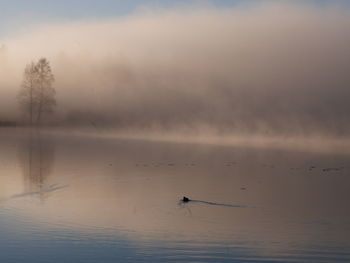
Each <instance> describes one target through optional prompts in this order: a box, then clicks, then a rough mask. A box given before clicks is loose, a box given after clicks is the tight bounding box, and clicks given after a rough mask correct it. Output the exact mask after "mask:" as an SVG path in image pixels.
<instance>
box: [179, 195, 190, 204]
mask: <svg viewBox="0 0 350 263" xmlns="http://www.w3.org/2000/svg"><path fill="white" fill-rule="evenodd" d="M181 201H182V202H184V203H188V202H189V201H191V200H190V199H189V198H187V197H186V196H184V197H183V198H182V200H181Z"/></svg>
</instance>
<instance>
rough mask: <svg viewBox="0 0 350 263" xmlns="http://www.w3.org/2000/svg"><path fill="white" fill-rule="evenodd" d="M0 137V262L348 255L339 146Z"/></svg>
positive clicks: (345, 159) (346, 164)
mask: <svg viewBox="0 0 350 263" xmlns="http://www.w3.org/2000/svg"><path fill="white" fill-rule="evenodd" d="M0 135H1V136H0V168H1V173H0V202H1V203H0V205H1V208H0V260H1V262H54V263H55V262H84V263H85V262H117V261H118V260H119V261H120V262H349V261H350V242H349V240H350V212H349V209H348V200H350V198H349V197H350V191H349V190H350V189H349V183H350V179H349V178H350V177H349V171H350V160H349V156H348V155H346V154H338V153H332V152H328V153H325V152H323V153H309V152H307V151H292V150H282V149H266V148H254V147H234V146H224V145H221V146H215V145H204V144H190V143H182V144H181V143H171V142H155V141H152V142H150V141H143V140H135V139H116V138H102V137H100V138H94V137H92V136H89V137H84V136H73V135H72V136H68V135H53V134H51V135H49V134H47V133H43V132H37V131H32V132H26V133H23V132H19V131H18V130H15V129H13V130H9V129H5V130H1V132H0ZM183 196H187V197H189V198H190V199H192V200H194V201H191V202H188V203H182V202H179V200H180V199H181V198H182V197H183Z"/></svg>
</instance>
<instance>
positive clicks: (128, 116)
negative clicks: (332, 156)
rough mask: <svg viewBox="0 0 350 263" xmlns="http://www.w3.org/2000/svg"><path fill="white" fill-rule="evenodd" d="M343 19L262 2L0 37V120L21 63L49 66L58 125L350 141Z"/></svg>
mask: <svg viewBox="0 0 350 263" xmlns="http://www.w3.org/2000/svg"><path fill="white" fill-rule="evenodd" d="M349 29H350V10H349V9H348V8H343V6H342V5H340V4H339V5H312V4H305V3H302V2H299V1H298V2H294V3H286V1H270V2H269V1H264V2H259V3H255V4H245V5H244V4H243V5H240V6H236V7H232V8H225V9H223V8H217V7H214V6H210V5H204V6H203V5H191V6H180V7H173V8H167V9H161V8H147V9H146V8H144V9H142V10H139V11H137V12H135V13H133V14H131V15H128V16H124V17H120V18H115V19H109V20H104V21H101V20H95V21H77V22H65V23H61V24H59V23H57V24H47V25H45V24H41V25H36V26H31V27H28V28H25V30H21V31H17V32H13V33H12V34H11V35H10V36H8V37H6V38H3V39H0V46H1V49H0V119H17V120H19V119H20V118H21V117H20V116H21V114H20V112H19V110H18V105H17V101H16V95H17V93H18V90H19V88H20V83H21V80H22V75H23V70H24V67H25V65H26V64H28V63H29V62H31V61H32V60H37V59H39V58H40V57H43V56H44V57H47V58H48V60H49V61H50V63H51V65H52V69H53V73H54V74H55V78H56V82H55V88H56V90H57V102H58V106H57V110H56V113H55V115H54V117H52V118H54V119H55V121H56V122H57V123H60V124H62V125H63V124H64V125H72V124H76V125H87V126H89V125H93V126H96V127H103V126H113V127H115V128H118V129H135V130H140V129H142V130H144V129H147V130H160V131H169V130H172V131H175V130H181V131H203V130H205V131H212V132H219V133H220V134H223V133H228V134H230V133H235V132H238V133H259V134H270V135H271V134H278V135H309V134H319V135H327V136H335V137H339V136H347V135H349V134H350V122H349V114H348V113H349V112H350V106H349V105H350V104H349V103H348V98H350V89H349V84H350V74H349V68H350V30H349Z"/></svg>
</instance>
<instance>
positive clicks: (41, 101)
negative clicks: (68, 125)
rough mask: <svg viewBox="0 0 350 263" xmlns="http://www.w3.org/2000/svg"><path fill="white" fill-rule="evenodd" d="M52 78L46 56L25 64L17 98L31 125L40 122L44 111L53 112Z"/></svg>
mask: <svg viewBox="0 0 350 263" xmlns="http://www.w3.org/2000/svg"><path fill="white" fill-rule="evenodd" d="M54 80H55V78H54V75H53V73H52V70H51V67H50V63H49V61H48V60H47V59H46V58H41V59H40V60H39V61H38V62H37V63H34V62H32V63H30V64H28V65H27V66H26V68H25V70H24V75H23V82H22V87H21V90H20V93H19V96H18V98H19V103H20V106H21V110H22V111H23V113H24V115H25V116H28V115H29V121H30V124H31V125H32V124H34V123H35V124H40V123H41V120H42V117H43V115H44V114H45V113H53V111H54V107H55V106H56V99H55V95H56V91H55V89H54V87H53V86H52V84H53V82H54Z"/></svg>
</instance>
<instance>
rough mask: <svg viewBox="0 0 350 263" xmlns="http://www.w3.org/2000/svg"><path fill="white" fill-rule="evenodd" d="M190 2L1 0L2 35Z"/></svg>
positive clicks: (223, 2)
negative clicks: (35, 26) (33, 26)
mask: <svg viewBox="0 0 350 263" xmlns="http://www.w3.org/2000/svg"><path fill="white" fill-rule="evenodd" d="M240 1H242V0H212V1H210V3H212V4H214V5H217V6H232V5H234V4H237V3H238V2H240ZM245 1H250V0H245ZM189 2H190V1H188V0H187V1H186V0H177V1H174V0H128V1H125V0H60V1H57V0H0V36H1V35H6V34H9V33H11V32H13V30H18V29H21V28H23V27H25V26H27V25H28V23H29V24H34V23H43V22H62V21H72V20H89V19H101V18H111V17H116V16H123V15H128V14H130V13H132V12H135V10H137V9H139V8H142V7H144V6H162V7H164V6H173V5H179V4H186V3H187V4H188V3H189ZM197 2H204V1H197ZM205 2H208V3H209V1H205Z"/></svg>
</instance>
